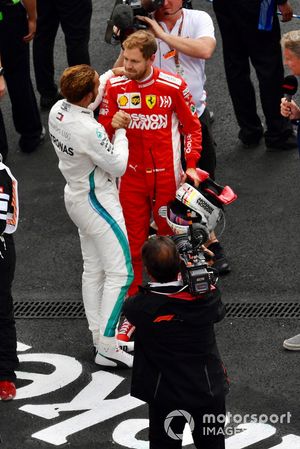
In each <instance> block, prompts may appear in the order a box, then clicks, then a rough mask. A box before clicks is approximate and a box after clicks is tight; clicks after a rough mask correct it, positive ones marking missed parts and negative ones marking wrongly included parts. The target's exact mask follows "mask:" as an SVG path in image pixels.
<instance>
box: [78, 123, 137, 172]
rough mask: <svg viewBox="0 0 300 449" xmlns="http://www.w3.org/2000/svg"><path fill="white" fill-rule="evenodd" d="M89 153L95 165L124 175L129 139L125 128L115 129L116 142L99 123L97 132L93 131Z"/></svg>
mask: <svg viewBox="0 0 300 449" xmlns="http://www.w3.org/2000/svg"><path fill="white" fill-rule="evenodd" d="M87 153H88V154H89V156H90V157H91V159H92V161H93V162H94V164H95V165H97V166H98V167H100V168H102V170H104V171H106V172H107V173H109V174H110V175H112V176H114V177H115V178H116V177H119V176H122V175H123V174H124V172H125V170H126V167H127V161H128V139H127V136H126V130H125V129H123V128H122V129H117V130H116V131H115V137H114V143H111V142H110V140H109V138H108V136H107V134H106V131H105V130H104V128H103V126H102V125H101V124H100V123H99V124H98V125H97V127H96V132H94V133H91V135H90V142H89V148H88V149H87Z"/></svg>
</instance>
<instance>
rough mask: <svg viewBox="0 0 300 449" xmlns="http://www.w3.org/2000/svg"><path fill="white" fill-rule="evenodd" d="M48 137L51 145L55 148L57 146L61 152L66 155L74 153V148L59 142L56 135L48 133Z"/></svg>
mask: <svg viewBox="0 0 300 449" xmlns="http://www.w3.org/2000/svg"><path fill="white" fill-rule="evenodd" d="M49 135H50V138H51V140H52V143H53V145H55V147H56V148H58V149H59V150H60V151H61V152H62V153H65V154H67V155H68V156H73V155H74V149H73V148H72V147H68V146H67V145H66V144H64V143H63V142H61V141H60V140H59V139H58V138H57V137H56V136H54V135H53V134H50V133H49Z"/></svg>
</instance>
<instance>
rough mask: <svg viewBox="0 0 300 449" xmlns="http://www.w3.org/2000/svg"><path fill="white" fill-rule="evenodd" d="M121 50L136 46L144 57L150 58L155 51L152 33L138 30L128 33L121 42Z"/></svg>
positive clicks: (154, 40) (155, 46)
mask: <svg viewBox="0 0 300 449" xmlns="http://www.w3.org/2000/svg"><path fill="white" fill-rule="evenodd" d="M122 47H123V50H132V49H134V48H138V49H139V50H140V51H141V53H142V55H143V57H144V58H145V59H150V58H151V56H152V55H154V54H155V53H156V50H157V43H156V39H155V37H154V36H153V34H152V33H150V32H149V31H146V30H139V31H136V32H135V33H132V34H130V35H129V36H128V37H127V39H125V41H124V42H123V44H122Z"/></svg>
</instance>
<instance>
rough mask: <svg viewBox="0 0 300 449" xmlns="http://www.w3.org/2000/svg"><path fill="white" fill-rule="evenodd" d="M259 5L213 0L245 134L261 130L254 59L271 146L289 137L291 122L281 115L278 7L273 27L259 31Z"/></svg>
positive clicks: (230, 85) (228, 75) (246, 0)
mask: <svg viewBox="0 0 300 449" xmlns="http://www.w3.org/2000/svg"><path fill="white" fill-rule="evenodd" d="M260 4H261V0H229V1H226V2H225V1H224V0H214V2H213V8H214V11H215V14H216V17H217V21H218V25H219V28H220V31H221V35H222V42H223V56H224V65H225V73H226V78H227V83H228V88H229V93H230V96H231V99H232V103H233V107H234V111H235V115H236V118H237V121H238V124H239V126H240V128H241V131H242V134H243V136H244V138H245V139H246V138H247V137H249V138H250V137H251V136H253V137H255V135H257V134H258V135H261V133H262V125H261V120H260V118H259V116H258V114H257V110H256V98H255V90H254V86H253V84H252V82H251V78H250V61H251V63H252V65H253V67H254V69H255V71H256V75H257V78H258V82H259V94H260V99H261V104H262V109H263V112H264V115H265V119H266V126H267V129H266V133H265V140H266V143H267V144H270V145H271V144H272V143H275V142H276V141H278V140H280V139H282V138H283V139H284V138H285V137H287V136H288V135H289V134H290V133H291V125H290V123H289V121H288V120H287V119H285V118H283V117H282V116H281V114H280V100H281V97H282V96H283V93H282V84H283V79H284V69H283V64H282V54H281V47H280V26H279V21H278V18H277V15H276V8H275V9H274V17H273V28H272V30H271V31H261V30H258V21H259V11H260ZM275 5H276V1H275ZM276 7H277V5H276Z"/></svg>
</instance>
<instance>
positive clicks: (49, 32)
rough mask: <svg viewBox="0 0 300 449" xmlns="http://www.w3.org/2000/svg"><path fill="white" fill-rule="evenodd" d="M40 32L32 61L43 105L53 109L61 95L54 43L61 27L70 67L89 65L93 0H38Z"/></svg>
mask: <svg viewBox="0 0 300 449" xmlns="http://www.w3.org/2000/svg"><path fill="white" fill-rule="evenodd" d="M37 13H38V19H37V29H36V35H35V39H34V41H33V62H34V72H35V79H36V85H37V90H38V92H39V93H40V96H41V97H40V106H41V108H42V109H50V108H51V107H52V106H53V105H54V103H56V101H57V100H59V99H60V98H61V97H60V94H59V92H58V89H57V85H56V83H55V80H54V73H55V67H54V44H55V38H56V34H57V30H58V27H59V25H61V27H62V30H63V33H64V36H65V43H66V51H67V60H68V64H69V66H73V65H77V64H90V56H89V39H90V22H91V16H92V0H37Z"/></svg>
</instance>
